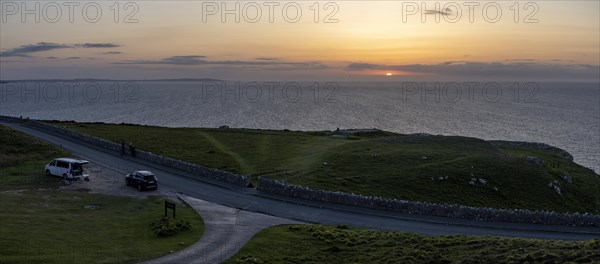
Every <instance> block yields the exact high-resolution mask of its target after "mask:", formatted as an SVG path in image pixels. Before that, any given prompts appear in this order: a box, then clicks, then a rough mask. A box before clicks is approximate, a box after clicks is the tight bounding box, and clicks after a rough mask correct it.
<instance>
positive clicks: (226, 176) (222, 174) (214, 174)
mask: <svg viewBox="0 0 600 264" xmlns="http://www.w3.org/2000/svg"><path fill="white" fill-rule="evenodd" d="M0 121H4V122H21V121H22V122H23V124H24V125H26V126H30V127H34V128H38V129H43V130H46V131H50V132H53V133H56V134H60V135H62V136H66V137H69V138H71V139H76V140H79V141H83V142H87V143H90V144H92V145H94V146H97V147H100V148H103V149H106V150H108V151H111V152H116V153H119V154H120V153H121V145H120V144H118V143H114V142H110V141H108V140H104V139H101V138H98V137H94V136H90V135H86V134H82V133H79V132H75V131H73V130H69V129H66V128H62V127H57V126H53V125H49V124H46V123H43V122H39V121H36V120H21V119H20V118H15V117H8V116H0ZM125 151H126V153H127V154H130V153H129V149H128V148H125ZM135 156H136V157H137V158H139V159H143V160H147V161H150V162H152V163H156V164H160V165H163V166H166V167H170V168H174V169H178V170H182V171H186V172H189V173H191V174H193V175H194V176H197V177H198V178H199V179H202V178H209V179H213V180H219V181H223V182H227V183H230V184H234V185H238V186H243V187H246V186H248V185H249V184H250V177H249V176H244V175H238V174H235V173H231V172H226V171H221V170H217V169H211V168H207V167H203V166H200V165H198V164H193V163H189V162H185V161H181V160H177V159H173V158H169V157H165V156H161V155H156V154H153V153H151V152H147V151H143V150H137V149H136V151H135Z"/></svg>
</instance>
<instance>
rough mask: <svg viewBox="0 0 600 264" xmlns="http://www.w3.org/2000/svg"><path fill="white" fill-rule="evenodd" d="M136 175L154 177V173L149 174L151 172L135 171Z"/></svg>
mask: <svg viewBox="0 0 600 264" xmlns="http://www.w3.org/2000/svg"><path fill="white" fill-rule="evenodd" d="M135 173H137V174H140V175H144V176H150V175H154V173H152V172H149V171H135Z"/></svg>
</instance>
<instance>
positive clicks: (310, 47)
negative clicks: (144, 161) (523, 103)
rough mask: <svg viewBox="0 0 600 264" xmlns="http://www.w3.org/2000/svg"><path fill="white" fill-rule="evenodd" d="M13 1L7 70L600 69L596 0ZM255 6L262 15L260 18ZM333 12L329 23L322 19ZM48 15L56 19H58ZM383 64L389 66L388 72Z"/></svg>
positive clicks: (239, 76) (342, 73) (447, 72)
mask: <svg viewBox="0 0 600 264" xmlns="http://www.w3.org/2000/svg"><path fill="white" fill-rule="evenodd" d="M7 3H9V2H5V1H2V21H1V31H0V34H1V38H0V48H1V58H0V63H1V64H0V67H1V76H0V79H3V80H10V79H37V78H112V79H153V78H202V77H206V78H220V79H228V80H282V79H294V80H313V79H314V80H377V79H386V78H388V79H389V78H395V79H398V78H404V79H439V80H450V79H452V80H454V79H493V80H511V79H515V80H523V79H528V80H532V81H537V80H569V81H571V80H578V81H596V82H598V81H599V78H600V76H599V74H600V72H599V71H600V68H599V64H600V48H599V47H600V14H599V12H600V11H599V10H600V4H599V1H537V2H532V3H534V4H535V6H528V7H527V8H526V7H525V3H526V2H519V3H520V5H519V7H518V8H515V6H514V2H512V1H498V2H495V3H497V4H498V6H491V7H490V6H488V9H487V13H485V12H484V9H483V6H484V5H485V4H486V3H488V2H477V3H478V4H479V5H478V6H475V7H474V9H473V11H474V13H473V15H472V19H473V22H470V21H469V20H470V18H469V7H468V6H466V5H464V2H452V3H455V4H452V3H449V2H434V1H427V2H420V1H418V2H400V1H378V2H368V3H367V2H359V1H337V2H330V3H332V4H331V5H329V6H328V9H325V6H326V4H327V3H328V2H318V3H319V7H318V9H319V10H320V11H319V14H318V17H317V19H318V23H316V22H315V21H314V19H315V12H314V11H313V10H315V9H316V6H315V5H314V3H315V2H313V1H297V2H294V3H298V6H295V5H294V6H288V9H287V11H288V12H287V13H286V14H287V17H284V15H283V14H284V12H283V10H282V9H283V6H284V5H285V4H286V3H288V2H271V3H277V4H278V5H274V6H273V10H274V12H273V15H272V19H273V22H272V23H271V22H270V21H269V6H268V5H266V4H265V2H248V1H246V2H244V1H241V2H237V3H239V4H240V9H239V13H240V21H239V23H237V22H236V21H235V15H234V14H228V15H226V16H225V19H226V21H225V22H222V21H221V19H222V18H221V13H222V12H221V11H222V10H214V9H209V8H214V7H215V6H216V7H217V8H219V9H221V4H222V3H226V5H227V6H226V7H227V8H229V9H234V8H235V2H232V1H229V2H200V1H139V2H133V3H135V4H136V5H137V13H136V14H135V15H134V16H132V17H130V19H131V20H130V22H134V23H123V22H124V20H125V19H126V16H127V15H128V14H130V12H131V11H133V10H134V7H133V6H129V8H128V9H127V10H125V2H120V3H121V4H120V5H119V8H118V9H120V12H119V14H118V15H117V19H118V21H119V22H118V23H115V21H114V19H115V13H114V11H112V10H113V9H114V6H113V5H114V2H112V1H103V2H95V3H98V6H99V7H100V10H101V11H102V16H101V17H98V18H97V21H96V22H95V23H91V22H88V21H86V20H85V19H88V20H93V19H90V18H89V17H88V18H84V17H83V15H82V9H83V8H82V6H83V5H84V4H85V3H86V2H80V3H81V4H80V5H79V6H76V7H74V12H73V13H74V15H73V17H72V19H73V20H74V21H73V23H70V21H69V17H68V15H69V12H68V11H69V7H68V6H64V5H62V4H63V2H56V3H58V4H59V5H60V6H59V7H60V8H61V9H62V16H60V17H58V18H57V19H55V18H56V11H55V10H56V6H46V8H45V9H44V8H43V7H44V5H45V4H47V3H48V2H38V3H40V13H41V15H40V21H39V22H36V21H35V15H33V14H28V15H24V18H25V19H26V21H25V22H24V23H23V22H22V21H21V20H22V17H21V15H22V10H21V9H22V7H23V6H21V4H22V3H23V2H10V3H17V5H16V7H18V8H19V10H15V9H14V7H15V5H10V4H7ZM34 3H35V2H32V1H30V2H27V4H28V8H30V9H34V8H35V6H34ZM203 3H204V5H203ZM248 3H256V4H255V5H254V4H251V5H250V6H247V5H248ZM407 3H408V4H407ZM410 3H414V4H415V5H416V6H417V7H418V8H419V10H414V9H410V10H409V8H411V7H413V8H414V6H409V5H410ZM421 3H424V4H425V5H426V6H425V9H423V8H421V7H422V6H421ZM436 3H439V8H438V7H436ZM213 4H214V5H213ZM267 4H268V3H267ZM403 4H404V6H403ZM445 5H446V7H448V9H444V8H443V7H444V6H445ZM111 6H113V8H111ZM244 6H246V8H244ZM256 6H259V7H260V8H261V11H262V16H260V17H257V18H256V19H254V18H255V17H256V11H255V10H256ZM311 6H312V8H311ZM457 6H458V7H460V8H461V10H457V9H456V8H455V7H457ZM511 6H512V7H511ZM96 7H97V6H96ZM298 7H299V8H300V9H299V10H301V12H302V16H301V17H298V18H297V20H298V21H297V22H295V23H292V22H291V21H286V19H288V20H294V16H295V15H296V12H295V9H296V8H298ZM498 7H499V8H500V9H499V10H501V12H502V14H501V16H500V17H498V18H497V21H496V22H495V23H493V22H491V21H488V20H494V16H495V15H496V11H495V10H496V9H497V8H498ZM336 9H337V11H336ZM516 9H518V10H519V14H518V16H517V20H518V23H517V22H515V21H514V20H515V11H514V10H516ZM403 10H404V12H403ZM333 11H336V12H335V13H334V14H333V16H331V17H330V20H329V22H333V23H324V20H325V19H326V17H327V16H328V15H329V14H331V13H332V12H333ZM44 12H45V13H44ZM411 12H412V13H414V14H412V15H410V14H409V13H411ZM459 12H460V13H461V16H460V17H459V16H458V15H457V14H458V13H459ZM210 13H214V14H212V15H211V14H210ZM423 13H425V15H422V14H423ZM88 14H91V17H92V18H93V16H94V15H95V13H94V9H93V8H88ZM484 14H487V16H485V17H484ZM203 16H205V17H204V18H203ZM403 16H404V17H403ZM422 16H423V17H424V18H425V19H426V21H425V22H423V21H421V19H422ZM436 16H438V18H439V19H440V22H439V23H437V22H436V21H435V18H436ZM53 19H54V20H58V21H56V23H51V22H52V20H53ZM253 19H254V20H257V21H256V23H251V22H252V20H253ZM403 19H404V20H405V21H403ZM486 19H487V20H486ZM48 20H51V22H49V21H48ZM135 20H137V22H135ZM203 20H204V21H203ZM248 20H250V21H248ZM336 20H337V22H336ZM526 20H527V22H531V23H524V22H525V21H526ZM450 21H457V22H456V23H451V22H450ZM536 21H537V22H536ZM388 72H389V73H391V74H392V76H386V74H387V73H388Z"/></svg>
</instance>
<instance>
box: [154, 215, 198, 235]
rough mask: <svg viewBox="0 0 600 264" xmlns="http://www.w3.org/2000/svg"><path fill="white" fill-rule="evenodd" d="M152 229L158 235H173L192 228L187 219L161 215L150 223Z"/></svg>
mask: <svg viewBox="0 0 600 264" xmlns="http://www.w3.org/2000/svg"><path fill="white" fill-rule="evenodd" d="M151 228H152V231H153V232H154V234H156V235H158V236H163V237H166V236H174V235H177V234H178V233H179V232H182V231H185V230H188V229H190V228H192V224H191V223H190V221H189V220H187V219H178V220H175V219H172V218H169V217H167V216H163V217H161V218H160V219H158V220H157V221H154V222H153V223H152V224H151Z"/></svg>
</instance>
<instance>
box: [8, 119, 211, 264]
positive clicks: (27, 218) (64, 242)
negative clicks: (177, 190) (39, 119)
mask: <svg viewBox="0 0 600 264" xmlns="http://www.w3.org/2000/svg"><path fill="white" fill-rule="evenodd" d="M59 156H68V153H66V152H64V151H61V150H60V149H57V148H55V147H53V146H51V145H49V144H47V143H44V142H41V141H38V140H35V139H33V138H31V137H29V136H27V135H24V134H22V133H20V132H17V131H14V130H12V129H9V128H6V127H3V126H0V162H1V163H0V263H61V264H62V263H134V262H138V261H140V260H147V259H152V258H156V257H159V256H162V255H166V254H168V253H169V252H170V251H171V250H173V251H178V250H181V249H183V248H184V247H187V246H189V245H191V244H193V243H194V242H196V241H197V240H198V239H199V238H200V236H201V235H202V232H203V228H204V224H203V222H202V219H201V218H200V216H199V215H198V214H197V213H196V212H195V210H193V209H192V208H189V207H187V206H185V205H183V204H181V205H179V206H178V210H177V216H178V219H188V220H189V221H190V222H191V223H192V225H193V228H192V230H188V231H186V232H183V233H181V234H178V235H176V236H173V237H167V238H163V237H158V236H156V235H155V234H154V233H153V232H152V230H151V226H150V225H151V223H152V222H153V221H155V220H157V219H159V218H160V217H161V216H162V214H163V210H164V209H163V208H164V207H163V199H162V198H159V197H151V198H149V199H143V200H141V199H133V198H128V197H120V196H108V195H101V194H91V193H88V192H87V191H85V190H80V191H61V190H60V189H59V185H60V179H59V178H55V177H46V176H44V174H43V166H44V164H45V163H47V162H48V161H49V160H51V159H52V158H56V157H59Z"/></svg>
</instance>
